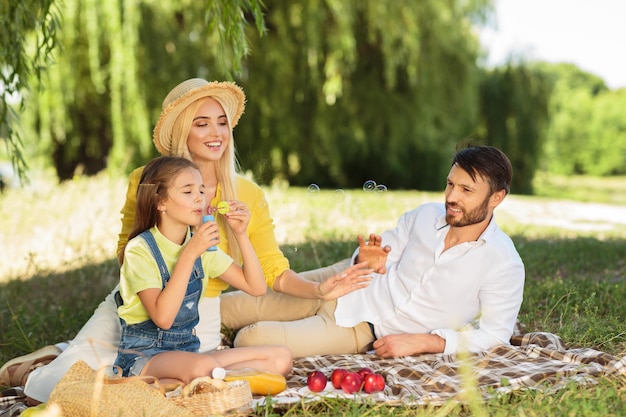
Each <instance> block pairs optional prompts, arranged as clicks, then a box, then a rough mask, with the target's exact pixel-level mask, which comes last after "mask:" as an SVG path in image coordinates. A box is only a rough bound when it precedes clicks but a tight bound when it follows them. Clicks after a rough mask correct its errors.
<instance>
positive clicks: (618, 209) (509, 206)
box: [496, 195, 626, 237]
mask: <svg viewBox="0 0 626 417" xmlns="http://www.w3.org/2000/svg"><path fill="white" fill-rule="evenodd" d="M496 212H497V213H503V214H507V215H510V216H511V217H512V218H513V219H515V221H517V222H519V223H521V224H529V225H538V226H549V227H558V228H562V229H568V230H573V231H574V230H576V231H588V232H593V231H597V232H618V233H619V232H620V231H621V232H623V233H621V234H622V235H623V236H624V237H626V206H616V205H609V204H598V203H580V202H574V201H546V202H544V203H541V202H540V201H538V200H537V199H532V200H530V199H527V198H524V197H518V196H514V195H511V196H508V197H507V198H506V199H505V200H504V202H503V203H502V204H501V205H500V206H499V207H498V208H497V209H496Z"/></svg>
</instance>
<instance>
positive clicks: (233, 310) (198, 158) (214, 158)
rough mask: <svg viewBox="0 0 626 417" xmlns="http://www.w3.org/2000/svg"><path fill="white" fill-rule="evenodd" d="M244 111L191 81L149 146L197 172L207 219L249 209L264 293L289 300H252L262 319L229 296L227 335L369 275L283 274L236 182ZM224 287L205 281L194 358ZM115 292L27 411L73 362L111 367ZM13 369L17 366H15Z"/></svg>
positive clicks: (254, 189)
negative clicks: (233, 207) (229, 206)
mask: <svg viewBox="0 0 626 417" xmlns="http://www.w3.org/2000/svg"><path fill="white" fill-rule="evenodd" d="M244 108H245V95H244V93H243V90H242V89H241V88H240V87H239V86H237V85H236V84H234V83H230V82H208V81H206V80H203V79H199V78H192V79H189V80H186V81H183V82H182V83H180V84H179V85H177V86H176V87H174V88H173V89H172V90H171V91H170V93H169V94H168V95H167V96H166V97H165V99H164V100H163V107H162V112H161V115H160V117H159V120H158V121H157V124H156V126H155V129H154V134H153V140H154V144H155V146H156V148H157V149H158V151H159V152H160V153H161V154H162V155H174V156H183V157H186V158H188V159H191V160H192V161H193V162H194V163H195V164H196V165H197V166H198V168H199V170H200V174H201V176H202V181H203V183H204V185H205V195H206V197H207V200H208V201H210V202H209V205H208V207H207V210H208V211H214V208H215V207H216V206H217V203H218V202H220V201H223V200H226V201H233V202H234V201H241V202H243V203H245V204H246V205H247V206H248V207H249V209H250V211H251V217H250V223H249V225H248V230H247V233H248V235H249V238H250V241H251V242H252V246H253V247H254V250H255V252H256V254H257V256H258V258H259V261H260V263H261V267H262V269H263V273H264V276H265V280H266V283H267V286H268V287H269V288H271V289H273V290H274V292H281V293H285V294H288V295H290V296H296V297H288V296H285V297H282V298H281V297H279V296H281V295H284V294H275V293H270V294H267V295H266V296H264V297H263V301H262V300H258V302H262V303H263V307H264V310H263V311H264V313H263V314H261V315H260V316H259V315H258V314H257V312H256V311H255V306H254V305H252V304H251V302H250V301H251V299H252V300H255V299H254V298H252V297H251V299H250V298H245V297H241V296H240V295H239V294H233V296H232V300H233V302H231V303H228V305H229V307H228V308H222V309H221V311H222V320H223V321H224V324H226V325H227V326H229V327H231V328H239V327H243V326H245V325H248V324H251V323H254V322H256V321H259V320H261V319H263V320H273V319H274V318H275V315H279V316H280V315H281V314H287V316H285V320H294V319H298V318H304V317H308V316H310V315H311V314H313V313H314V312H315V311H316V310H317V309H318V308H319V306H320V305H321V301H322V300H330V299H335V298H337V297H339V296H341V295H344V294H347V293H349V292H352V291H354V290H356V289H359V288H363V287H364V286H367V285H368V283H369V280H370V278H369V277H368V274H369V273H370V272H371V270H368V269H364V267H365V264H359V265H354V266H351V267H349V268H347V269H345V267H346V266H348V265H349V263H347V262H345V261H344V262H341V263H338V264H336V265H333V266H331V267H328V268H322V269H321V270H317V271H312V272H311V273H309V274H307V275H308V276H306V277H303V276H302V275H305V274H302V275H298V274H297V273H295V272H294V271H292V270H291V269H290V268H289V261H288V260H287V258H285V256H284V255H283V253H282V252H281V251H280V248H279V247H278V244H277V242H276V238H275V236H274V225H273V221H272V218H271V217H270V215H269V209H268V205H267V202H266V201H265V197H264V194H263V191H262V190H261V188H260V187H259V186H258V185H256V184H255V183H253V182H252V181H250V180H247V179H245V178H244V177H242V176H240V175H238V174H237V160H236V158H235V144H234V140H233V135H232V129H233V128H234V127H235V126H236V125H237V123H238V122H239V118H240V117H241V115H242V114H243V111H244ZM142 170H143V168H138V169H137V170H135V171H133V172H132V173H131V175H130V179H129V186H128V192H127V195H126V203H125V204H124V208H123V209H122V231H121V233H120V237H119V242H118V258H119V260H120V262H123V257H122V256H121V255H120V254H121V248H122V247H123V246H124V245H125V244H126V242H127V240H128V233H129V231H130V229H131V228H132V224H133V222H134V212H135V203H136V190H137V187H138V184H139V178H140V177H141V172H142ZM217 218H218V223H219V225H220V244H219V247H220V248H221V249H222V250H223V251H224V252H226V253H227V254H229V255H230V256H231V257H232V258H233V259H235V261H236V262H237V261H239V259H240V258H239V248H238V246H237V245H236V243H235V242H236V241H235V239H233V238H232V235H230V233H231V231H230V229H229V227H228V226H226V225H224V224H223V221H222V220H220V216H219V215H218V216H217ZM308 278H310V279H308ZM227 287H228V285H227V284H226V283H225V282H223V281H221V280H219V279H216V280H210V283H209V285H208V286H207V288H206V290H205V293H204V297H202V300H201V302H200V304H199V314H200V323H199V325H198V326H197V327H196V331H197V335H198V337H199V338H200V342H201V347H200V351H201V352H204V351H210V350H213V349H216V348H217V347H218V346H219V345H220V340H219V336H218V335H219V334H220V333H219V329H220V323H219V319H217V318H216V317H215V316H212V315H210V314H209V315H207V314H206V312H210V311H214V309H215V308H216V306H217V308H219V305H220V297H219V295H220V294H221V292H222V291H223V290H224V289H226V288H227ZM117 291H118V290H117V288H116V289H114V290H113V291H112V292H111V294H109V295H108V296H107V297H106V299H105V300H104V301H103V302H102V303H100V305H99V306H98V308H97V309H96V310H95V312H94V314H93V316H92V317H91V318H90V319H89V321H88V322H87V323H86V324H85V325H84V326H83V328H82V329H81V330H80V331H79V333H78V334H77V335H76V337H75V338H74V340H72V341H71V342H70V344H69V346H68V347H67V349H65V350H64V351H63V352H62V353H61V354H60V355H59V356H58V357H57V358H56V359H55V360H53V361H52V362H51V363H50V364H48V365H45V366H41V367H39V368H37V369H35V370H34V371H33V372H32V373H31V374H30V375H29V376H28V379H27V381H26V386H25V389H24V391H25V393H26V395H27V396H28V397H29V398H30V399H31V402H32V403H36V402H44V401H47V399H48V397H49V395H50V392H51V391H52V389H53V388H54V386H55V385H56V383H57V382H58V381H59V380H60V379H61V377H62V376H63V375H64V374H65V373H66V372H67V371H68V370H69V368H70V367H71V366H72V365H73V364H74V363H76V362H77V361H78V360H84V361H85V362H86V363H87V364H89V365H90V366H91V367H92V368H94V369H97V368H99V367H101V366H104V365H110V364H112V363H113V362H114V360H115V356H116V353H117V350H116V347H117V345H118V343H119V341H120V332H121V328H120V324H119V320H118V318H117V306H116V304H115V294H116V293H117ZM236 293H239V292H236ZM229 295H230V294H229ZM274 297H276V298H274ZM255 301H256V300H255ZM294 301H296V302H294ZM285 303H286V304H285ZM268 310H271V311H272V312H274V313H275V314H274V316H273V315H272V314H269V313H267V314H266V313H265V312H266V311H268ZM203 312H205V314H203ZM216 329H218V331H217V332H216V331H215V330H216ZM357 337H358V335H357ZM44 349H45V348H44ZM35 356H36V355H35ZM29 358H31V359H32V358H33V356H32V355H30V356H29ZM13 363H14V364H15V365H16V366H17V365H19V364H20V363H19V358H17V359H16V360H14V362H13Z"/></svg>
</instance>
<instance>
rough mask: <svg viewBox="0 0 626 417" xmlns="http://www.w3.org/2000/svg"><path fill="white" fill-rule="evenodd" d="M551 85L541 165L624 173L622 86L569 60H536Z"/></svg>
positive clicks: (625, 95) (571, 171)
mask: <svg viewBox="0 0 626 417" xmlns="http://www.w3.org/2000/svg"><path fill="white" fill-rule="evenodd" d="M537 68H538V69H539V70H541V71H543V72H544V73H545V74H547V76H548V77H550V78H551V79H552V80H553V82H554V84H555V88H554V93H553V95H552V98H551V101H550V112H551V114H552V115H553V116H552V118H551V120H550V124H549V129H548V137H547V141H546V162H545V169H546V170H548V171H550V172H553V173H557V174H563V175H575V174H587V175H616V174H624V173H625V172H626V168H625V167H626V134H625V133H624V132H626V123H625V122H624V117H623V109H624V106H625V105H626V92H625V90H618V91H610V90H609V89H608V88H607V86H606V84H605V83H604V81H603V80H602V79H601V78H599V77H597V76H595V75H593V74H590V73H588V72H585V71H582V70H581V69H579V68H577V67H576V66H574V65H571V64H547V63H541V64H537Z"/></svg>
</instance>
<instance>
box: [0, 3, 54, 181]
mask: <svg viewBox="0 0 626 417" xmlns="http://www.w3.org/2000/svg"><path fill="white" fill-rule="evenodd" d="M53 3H54V1H53V0H3V1H2V2H0V139H1V140H3V141H4V142H5V145H6V149H7V153H8V154H9V156H10V157H11V160H12V162H13V165H14V166H15V167H17V170H18V172H19V173H20V177H23V174H24V172H25V170H26V161H25V160H24V157H23V154H22V141H21V137H20V135H19V132H17V131H16V130H15V129H14V125H15V122H16V120H17V113H16V112H15V111H14V109H13V106H12V102H14V101H18V102H19V104H18V107H19V109H20V110H23V109H24V102H23V101H21V100H20V98H19V97H20V94H21V93H22V92H23V91H24V89H25V88H26V87H27V85H28V84H27V82H28V78H29V76H31V75H32V76H34V77H36V78H37V79H39V78H40V77H41V76H42V72H43V69H44V68H45V67H46V66H47V65H48V64H49V62H50V61H49V59H48V54H49V53H50V51H51V50H53V49H54V47H55V46H56V33H57V29H58V28H59V18H58V12H57V10H56V9H55V7H54V4H53ZM31 33H32V34H34V36H33V38H34V39H32V45H30V44H29V42H27V35H28V34H31Z"/></svg>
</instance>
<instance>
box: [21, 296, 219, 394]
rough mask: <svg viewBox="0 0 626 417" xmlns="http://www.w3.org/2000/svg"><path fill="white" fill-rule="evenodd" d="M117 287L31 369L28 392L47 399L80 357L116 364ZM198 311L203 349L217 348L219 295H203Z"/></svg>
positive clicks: (94, 362) (92, 362) (118, 329)
mask: <svg viewBox="0 0 626 417" xmlns="http://www.w3.org/2000/svg"><path fill="white" fill-rule="evenodd" d="M117 291H118V287H116V288H115V289H114V290H113V291H112V292H111V293H110V294H109V295H107V297H106V298H105V299H104V301H103V302H101V303H100V305H99V306H98V308H96V310H95V311H94V313H93V315H92V316H91V318H90V319H89V320H88V321H87V323H85V325H84V326H83V327H82V329H81V330H80V331H79V332H78V334H77V335H76V337H75V338H74V340H72V341H71V342H70V344H69V346H68V347H67V349H65V350H64V351H63V352H62V353H61V354H60V355H59V356H57V357H56V358H55V359H54V360H53V361H52V362H50V363H49V364H48V365H44V366H41V367H39V368H37V369H35V370H34V371H33V372H31V374H30V375H29V376H28V379H27V380H26V386H25V387H24V393H25V394H26V396H28V397H30V398H33V399H35V400H37V401H40V402H47V401H48V397H50V393H51V392H52V390H53V389H54V387H55V386H56V384H57V383H58V382H59V381H60V380H61V378H62V377H63V375H65V374H66V373H67V371H68V370H69V369H70V368H71V367H72V365H74V364H75V363H76V362H78V361H79V360H83V361H85V362H86V363H87V364H88V365H89V366H90V367H91V368H93V369H96V370H97V369H100V368H101V367H103V366H111V365H113V363H114V362H115V358H116V357H117V346H118V345H119V343H120V338H121V333H122V327H121V325H120V320H119V317H118V315H117V305H116V304H115V298H114V294H115V292H117ZM198 312H199V314H200V322H199V323H198V326H196V334H197V336H198V338H199V339H200V352H205V351H210V350H214V349H216V348H217V347H218V346H219V345H220V342H221V336H220V300H219V297H202V299H201V300H200V303H199V304H198Z"/></svg>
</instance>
